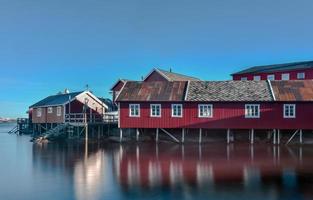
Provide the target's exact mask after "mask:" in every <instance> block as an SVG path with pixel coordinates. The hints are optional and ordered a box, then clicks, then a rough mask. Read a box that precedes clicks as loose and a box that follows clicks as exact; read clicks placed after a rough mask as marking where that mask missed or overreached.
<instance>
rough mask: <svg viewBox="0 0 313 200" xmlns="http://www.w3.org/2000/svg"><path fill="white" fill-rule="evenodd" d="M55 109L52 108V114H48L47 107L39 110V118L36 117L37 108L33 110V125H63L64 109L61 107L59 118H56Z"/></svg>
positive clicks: (55, 107)
mask: <svg viewBox="0 0 313 200" xmlns="http://www.w3.org/2000/svg"><path fill="white" fill-rule="evenodd" d="M57 107H58V106H52V113H48V107H42V108H41V112H42V113H41V117H37V110H38V108H34V109H33V112H32V122H33V123H35V124H44V123H63V122H64V108H63V106H61V116H57Z"/></svg>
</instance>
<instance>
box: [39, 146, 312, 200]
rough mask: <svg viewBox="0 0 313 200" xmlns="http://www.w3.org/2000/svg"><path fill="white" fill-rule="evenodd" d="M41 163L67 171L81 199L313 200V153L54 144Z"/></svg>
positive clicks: (306, 149)
mask: <svg viewBox="0 0 313 200" xmlns="http://www.w3.org/2000/svg"><path fill="white" fill-rule="evenodd" d="M33 161H34V163H35V166H39V167H40V166H41V167H43V166H44V169H45V170H46V169H52V170H57V169H59V170H60V169H61V171H64V174H63V175H64V176H65V177H66V178H67V179H72V182H73V188H72V189H73V194H74V197H75V199H101V198H103V197H110V198H118V199H127V198H130V197H131V198H135V197H136V198H137V199H146V198H147V197H149V196H151V195H152V196H153V197H155V198H167V197H171V198H182V199H189V198H190V197H192V198H199V199H202V198H208V197H211V198H213V199H214V198H218V199H219V198H230V199H251V198H255V199H285V198H286V197H288V198H291V199H298V198H304V199H305V198H308V199H310V198H313V194H312V191H313V190H312V189H313V187H312V186H313V184H312V183H313V171H312V169H313V149H312V148H311V147H297V146H293V147H286V146H282V147H278V146H275V147H273V146H271V145H268V146H267V145H254V146H250V145H246V144H236V145H223V144H218V145H202V146H199V145H185V146H180V145H174V144H159V145H156V144H154V143H151V144H140V145H135V144H132V145H131V144H129V145H119V144H113V145H112V144H105V143H104V144H89V145H88V146H85V145H84V144H81V145H78V144H64V145H60V144H59V145H57V144H47V145H45V146H38V145H35V146H34V147H33ZM152 196H151V197H152Z"/></svg>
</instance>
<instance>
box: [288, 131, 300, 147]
mask: <svg viewBox="0 0 313 200" xmlns="http://www.w3.org/2000/svg"><path fill="white" fill-rule="evenodd" d="M298 132H299V130H296V132H294V134H293V135H292V136H291V137H290V138H289V140H288V141H287V143H286V144H289V143H290V142H291V140H292V139H293V138H294V137H295V136H296V135H297V133H298Z"/></svg>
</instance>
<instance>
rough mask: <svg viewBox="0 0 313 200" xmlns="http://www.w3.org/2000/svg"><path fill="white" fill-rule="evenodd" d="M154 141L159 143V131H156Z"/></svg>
mask: <svg viewBox="0 0 313 200" xmlns="http://www.w3.org/2000/svg"><path fill="white" fill-rule="evenodd" d="M155 141H156V142H159V129H158V128H157V129H156V133H155Z"/></svg>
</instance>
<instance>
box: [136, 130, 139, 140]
mask: <svg viewBox="0 0 313 200" xmlns="http://www.w3.org/2000/svg"><path fill="white" fill-rule="evenodd" d="M136 141H137V142H138V141H139V129H138V128H137V129H136Z"/></svg>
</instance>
